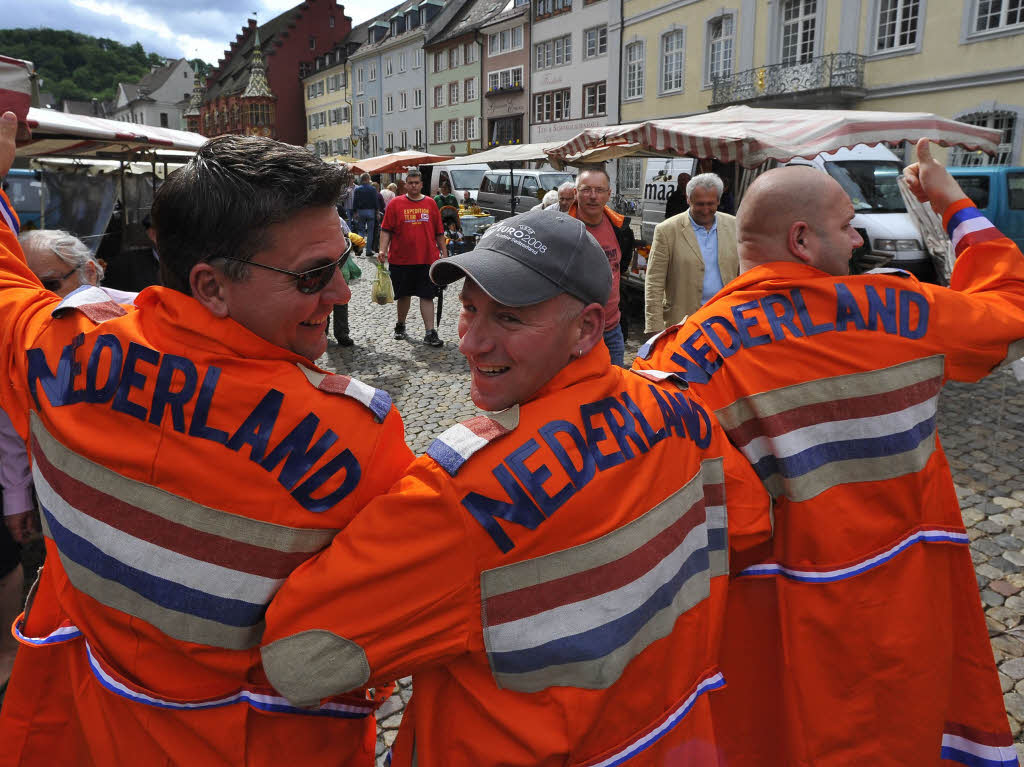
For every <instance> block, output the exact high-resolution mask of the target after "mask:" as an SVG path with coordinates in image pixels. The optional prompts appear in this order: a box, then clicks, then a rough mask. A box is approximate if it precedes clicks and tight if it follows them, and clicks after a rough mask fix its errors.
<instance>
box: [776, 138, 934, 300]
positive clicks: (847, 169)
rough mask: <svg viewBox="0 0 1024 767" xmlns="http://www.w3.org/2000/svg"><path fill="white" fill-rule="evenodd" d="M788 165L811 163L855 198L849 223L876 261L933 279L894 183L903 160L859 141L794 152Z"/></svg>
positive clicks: (919, 236)
mask: <svg viewBox="0 0 1024 767" xmlns="http://www.w3.org/2000/svg"><path fill="white" fill-rule="evenodd" d="M787 164H788V165H810V166H812V167H814V168H818V169H819V170H823V171H825V172H826V173H828V174H829V175H830V176H831V177H832V178H834V179H835V180H836V181H838V182H839V185H840V186H841V187H842V188H843V190H844V191H845V192H846V193H847V194H848V195H849V196H850V200H851V202H853V210H854V213H855V215H854V217H853V226H854V228H855V229H856V230H857V231H858V232H859V233H860V236H861V237H863V238H864V245H865V249H866V251H867V253H868V254H871V255H873V256H876V257H878V258H877V260H878V261H888V260H889V259H891V262H890V265H891V266H895V267H898V268H900V269H906V270H907V271H908V272H911V273H912V274H914V275H916V276H917V277H918V278H920V279H922V280H925V281H928V282H934V281H935V268H934V266H932V260H931V257H930V256H929V255H928V251H926V250H925V249H924V247H923V245H922V241H921V234H920V232H918V230H917V226H915V224H914V221H913V219H912V218H911V217H910V215H909V214H908V213H907V206H906V204H905V203H904V202H903V196H902V195H901V194H900V189H899V187H898V186H897V185H896V179H898V178H899V177H900V176H901V175H902V174H903V163H902V162H901V161H900V159H899V158H898V157H897V156H896V155H895V154H893V153H892V152H891V151H889V150H888V149H886V148H885V147H884V146H874V147H869V146H866V145H864V144H858V145H857V146H855V147H853V148H852V149H840V150H838V151H835V152H830V153H828V154H819V155H818V156H817V157H815V158H814V159H812V160H804V159H801V158H796V159H793V160H790V161H789V163H787Z"/></svg>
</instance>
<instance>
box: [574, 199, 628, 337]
mask: <svg viewBox="0 0 1024 767" xmlns="http://www.w3.org/2000/svg"><path fill="white" fill-rule="evenodd" d="M583 223H585V224H586V222H585V221H584V222H583ZM587 231H588V232H590V233H591V234H592V235H594V239H596V240H597V244H598V245H600V246H601V249H602V250H603V251H604V254H605V255H606V256H608V265H609V266H610V267H611V268H612V289H611V292H609V293H608V303H606V304H605V305H604V329H605V330H610V329H611V328H614V327H615V326H616V325H618V324H619V318H620V317H621V316H622V313H621V312H620V311H619V261H621V260H622V252H621V251H620V250H619V241H618V240H617V239H615V227H613V226H612V222H611V221H609V220H608V216H605V215H603V214H602V216H601V223H600V224H598V225H597V226H591V225H590V224H587Z"/></svg>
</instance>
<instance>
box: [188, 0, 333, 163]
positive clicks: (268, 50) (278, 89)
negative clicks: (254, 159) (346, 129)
mask: <svg viewBox="0 0 1024 767" xmlns="http://www.w3.org/2000/svg"><path fill="white" fill-rule="evenodd" d="M351 28H352V21H351V19H349V18H348V17H347V16H346V15H345V13H344V8H343V7H342V6H341V5H339V4H338V3H337V0H307V1H306V2H304V3H302V4H301V5H298V6H296V7H294V8H292V9H290V10H288V11H285V12H284V13H282V14H280V15H279V16H276V17H275V18H273V19H271V20H270V21H268V22H267V23H266V24H263V25H261V26H259V27H257V24H256V21H255V19H249V21H248V24H247V26H245V27H243V29H242V31H241V32H240V33H238V34H237V35H236V36H235V40H234V41H233V42H232V43H231V45H230V47H229V49H228V50H226V51H224V58H222V59H220V61H218V62H217V66H216V67H215V68H214V69H213V70H212V71H211V73H210V75H209V76H208V77H207V79H206V87H205V91H204V93H203V95H202V104H201V106H200V109H199V112H200V114H199V118H198V121H197V123H198V128H199V132H200V133H202V134H203V135H204V136H216V135H219V134H222V133H241V134H244V133H252V132H259V133H260V134H262V135H267V136H270V137H272V138H276V139H279V140H280V141H285V142H287V143H289V144H297V145H300V146H302V145H305V144H306V139H307V136H306V132H307V124H308V123H307V118H306V109H305V98H306V90H305V88H304V87H303V84H302V80H303V78H305V77H306V76H307V75H309V74H310V73H311V71H312V63H311V62H313V61H314V60H315V59H316V58H317V57H318V56H322V55H324V54H325V53H326V52H328V51H333V50H334V49H335V47H336V46H337V45H338V44H339V43H342V42H344V41H345V40H346V38H348V36H349V33H350V31H351ZM254 47H258V49H259V52H260V55H258V56H256V57H254V55H253V54H254ZM254 58H255V59H256V61H255V62H254ZM254 63H255V64H258V65H260V67H259V68H262V70H263V79H264V80H265V81H266V84H267V88H266V92H267V93H269V94H270V96H269V97H264V98H263V99H262V100H259V99H257V100H255V101H249V102H247V101H246V97H245V94H246V91H247V90H248V91H249V93H250V95H249V96H248V97H247V98H250V99H252V98H253V96H252V95H251V94H252V93H253V91H254V90H256V91H259V90H262V88H251V87H250V81H251V80H252V78H253V73H254V72H255V71H256V69H257V68H258V67H255V66H254ZM190 111H191V110H190ZM257 129H258V130H257Z"/></svg>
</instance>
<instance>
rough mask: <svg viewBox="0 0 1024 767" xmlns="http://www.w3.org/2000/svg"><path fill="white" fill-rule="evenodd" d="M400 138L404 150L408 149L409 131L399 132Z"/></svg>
mask: <svg viewBox="0 0 1024 767" xmlns="http://www.w3.org/2000/svg"><path fill="white" fill-rule="evenodd" d="M398 138H399V139H401V141H402V149H406V148H408V146H409V131H406V130H403V131H399V133H398Z"/></svg>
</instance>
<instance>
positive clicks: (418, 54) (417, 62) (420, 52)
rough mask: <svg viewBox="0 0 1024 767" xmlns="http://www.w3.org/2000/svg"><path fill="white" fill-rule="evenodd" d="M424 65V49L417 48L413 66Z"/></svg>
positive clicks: (418, 67)
mask: <svg viewBox="0 0 1024 767" xmlns="http://www.w3.org/2000/svg"><path fill="white" fill-rule="evenodd" d="M422 66H423V49H422V48H417V49H416V50H415V51H413V54H412V68H413V69H420V68H421V67H422Z"/></svg>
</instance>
